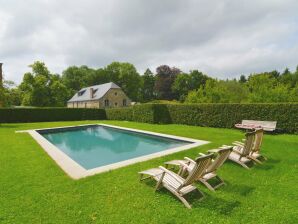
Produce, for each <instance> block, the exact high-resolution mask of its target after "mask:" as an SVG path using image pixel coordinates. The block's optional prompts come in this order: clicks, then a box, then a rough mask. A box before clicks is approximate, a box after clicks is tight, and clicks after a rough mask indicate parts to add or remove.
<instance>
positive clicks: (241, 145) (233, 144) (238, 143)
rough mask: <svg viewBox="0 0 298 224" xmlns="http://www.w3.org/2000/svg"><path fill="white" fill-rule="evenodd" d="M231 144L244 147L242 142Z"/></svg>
mask: <svg viewBox="0 0 298 224" xmlns="http://www.w3.org/2000/svg"><path fill="white" fill-rule="evenodd" d="M233 145H236V146H239V147H244V145H243V144H239V143H237V142H233Z"/></svg>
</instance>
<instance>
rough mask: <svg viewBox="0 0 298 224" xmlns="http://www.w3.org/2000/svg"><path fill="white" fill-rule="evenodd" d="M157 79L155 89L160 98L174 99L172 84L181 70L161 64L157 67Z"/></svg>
mask: <svg viewBox="0 0 298 224" xmlns="http://www.w3.org/2000/svg"><path fill="white" fill-rule="evenodd" d="M156 73H157V74H156V80H155V85H154V89H155V91H156V93H157V97H158V99H164V100H173V99H174V98H175V95H174V93H173V91H172V84H173V83H174V81H175V78H176V76H177V75H178V74H180V73H181V71H180V70H179V69H178V68H175V67H173V68H170V67H169V66H168V65H161V66H159V67H158V68H157V69H156Z"/></svg>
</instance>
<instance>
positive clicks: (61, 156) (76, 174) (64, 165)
mask: <svg viewBox="0 0 298 224" xmlns="http://www.w3.org/2000/svg"><path fill="white" fill-rule="evenodd" d="M90 125H101V126H106V127H111V128H116V129H121V130H127V131H133V132H138V133H143V134H148V135H153V136H158V137H165V138H171V139H176V140H181V141H187V142H190V144H187V145H183V146H179V147H175V148H171V149H168V150H164V151H160V152H157V153H153V154H149V155H145V156H139V157H136V158H133V159H128V160H124V161H121V162H117V163H113V164H109V165H105V166H101V167H96V168H93V169H88V170H87V169H85V168H83V167H82V166H81V165H80V164H78V163H77V162H76V161H74V160H73V159H71V158H70V157H69V156H68V155H67V154H65V153H64V152H62V151H61V150H60V149H59V148H57V147H56V146H55V145H53V144H52V143H51V142H49V141H48V140H47V139H46V138H44V137H43V136H42V135H41V134H39V133H38V132H37V131H39V130H48V129H56V128H69V127H79V126H90ZM24 132H26V133H29V134H30V135H31V136H32V138H33V139H34V140H35V141H36V142H37V143H38V144H39V145H40V146H41V147H42V148H43V150H44V151H45V152H46V153H47V154H48V155H49V156H50V157H51V158H52V159H53V160H54V161H55V162H56V164H57V165H58V166H59V167H60V168H61V169H62V170H63V171H64V172H65V173H66V174H67V175H68V176H69V177H71V178H72V179H75V180H77V179H81V178H84V177H88V176H92V175H95V174H99V173H103V172H107V171H110V170H114V169H118V168H121V167H125V166H128V165H132V164H135V163H139V162H144V161H147V160H150V159H154V158H158V157H162V156H166V155H170V154H173V153H176V152H180V151H185V150H188V149H191V148H194V147H198V146H201V145H205V144H208V143H210V142H209V141H204V140H198V139H192V138H186V137H181V136H175V135H168V134H162V133H158V132H151V131H144V130H139V129H134V128H125V127H121V126H115V125H108V124H101V123H97V124H84V125H75V126H63V127H53V128H43V129H32V130H24V131H16V133H24Z"/></svg>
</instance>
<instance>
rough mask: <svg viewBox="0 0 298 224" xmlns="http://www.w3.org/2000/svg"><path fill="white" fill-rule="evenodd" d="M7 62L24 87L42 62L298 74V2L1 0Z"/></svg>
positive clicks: (1, 39)
mask: <svg viewBox="0 0 298 224" xmlns="http://www.w3.org/2000/svg"><path fill="white" fill-rule="evenodd" d="M0 3H1V6H0V61H1V62H3V63H4V66H3V69H4V73H5V78H6V79H8V80H13V81H15V82H17V83H19V82H20V81H21V80H22V77H23V74H24V72H26V71H29V68H28V65H29V64H32V63H33V62H34V61H36V60H41V61H44V62H45V63H46V65H47V66H48V67H49V69H50V71H52V72H55V73H61V72H62V71H63V70H64V69H65V68H67V67H68V66H70V65H77V66H80V65H88V66H90V67H95V68H98V67H104V66H106V65H107V64H109V63H111V62H112V61H122V62H130V63H132V64H134V65H135V66H136V68H137V69H138V71H139V72H141V73H142V72H143V71H144V70H145V69H146V68H147V67H149V68H150V69H152V70H153V71H155V68H156V67H157V66H158V65H162V64H168V65H170V66H176V67H179V68H180V69H182V70H183V71H186V72H187V71H189V70H192V69H199V70H201V71H203V72H205V73H207V74H209V75H211V76H213V77H218V78H233V77H238V76H239V75H240V74H249V73H253V72H261V71H269V70H274V69H278V70H283V69H284V68H285V67H289V68H290V69H292V70H293V69H294V68H295V67H296V65H297V64H298V60H297V59H298V14H297V9H298V1H297V0H246V1H242V0H218V1H216V0H213V1H211V0H26V1H24V0H19V1H18V0H0Z"/></svg>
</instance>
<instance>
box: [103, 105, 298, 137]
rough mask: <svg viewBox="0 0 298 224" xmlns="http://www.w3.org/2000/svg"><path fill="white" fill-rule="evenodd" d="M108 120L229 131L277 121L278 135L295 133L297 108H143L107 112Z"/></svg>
mask: <svg viewBox="0 0 298 224" xmlns="http://www.w3.org/2000/svg"><path fill="white" fill-rule="evenodd" d="M107 114H108V119H109V120H130V121H136V122H147V123H159V124H187V125H197V126H206V127H220V128H232V127H234V125H235V124H236V123H240V122H241V120H245V119H246V120H268V121H271V120H272V121H277V129H278V131H279V132H286V133H298V104H297V103H280V104H143V105H137V106H134V107H131V108H129V109H128V110H127V109H109V110H107Z"/></svg>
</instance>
